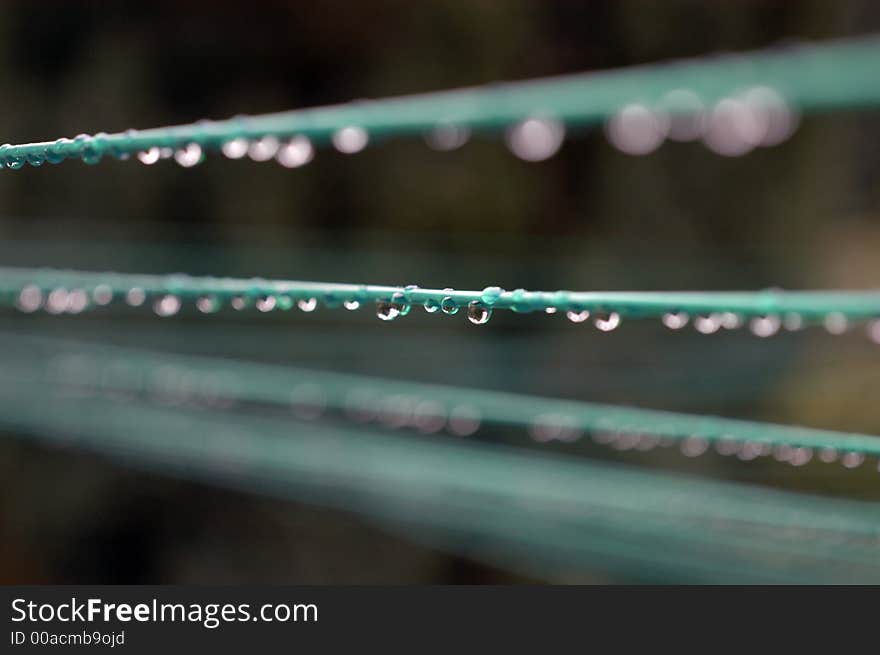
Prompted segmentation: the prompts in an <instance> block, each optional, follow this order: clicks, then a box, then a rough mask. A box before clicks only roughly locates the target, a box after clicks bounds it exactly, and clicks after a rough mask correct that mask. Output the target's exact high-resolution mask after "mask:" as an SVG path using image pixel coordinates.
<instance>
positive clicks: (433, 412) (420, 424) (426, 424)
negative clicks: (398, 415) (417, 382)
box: [412, 400, 446, 434]
mask: <svg viewBox="0 0 880 655" xmlns="http://www.w3.org/2000/svg"><path fill="white" fill-rule="evenodd" d="M412 424H413V427H415V428H416V429H417V430H418V431H419V432H422V433H423V434H433V433H435V432H439V431H440V430H442V429H443V427H444V426H445V425H446V412H445V410H444V409H443V405H441V404H440V403H438V402H437V401H434V400H421V401H419V402H418V403H416V406H415V407H414V408H413V417H412Z"/></svg>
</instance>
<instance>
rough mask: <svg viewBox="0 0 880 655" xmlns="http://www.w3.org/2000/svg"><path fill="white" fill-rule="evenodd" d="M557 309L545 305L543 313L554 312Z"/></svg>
mask: <svg viewBox="0 0 880 655" xmlns="http://www.w3.org/2000/svg"><path fill="white" fill-rule="evenodd" d="M557 311H558V310H557V309H556V308H555V307H545V308H544V313H545V314H555V313H556V312H557Z"/></svg>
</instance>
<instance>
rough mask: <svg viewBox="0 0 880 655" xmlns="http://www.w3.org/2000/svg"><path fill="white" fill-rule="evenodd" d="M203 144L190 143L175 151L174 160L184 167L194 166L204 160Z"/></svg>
mask: <svg viewBox="0 0 880 655" xmlns="http://www.w3.org/2000/svg"><path fill="white" fill-rule="evenodd" d="M202 159H203V157H202V146H200V145H199V144H198V143H188V144H187V145H185V146H184V147H183V148H179V149H178V150H177V151H176V152H175V153H174V161H176V162H177V163H178V164H180V165H181V166H183V167H184V168H192V167H193V166H195V165H196V164H198V163H200V162H201V161H202Z"/></svg>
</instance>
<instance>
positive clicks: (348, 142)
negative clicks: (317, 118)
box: [331, 126, 370, 155]
mask: <svg viewBox="0 0 880 655" xmlns="http://www.w3.org/2000/svg"><path fill="white" fill-rule="evenodd" d="M331 140H332V141H333V147H334V148H336V149H337V150H338V151H339V152H341V153H344V154H346V155H353V154H354V153H356V152H360V151H361V150H363V149H364V148H366V147H367V142H368V141H369V140H370V137H369V135H368V134H367V132H366V130H364V129H363V128H361V127H356V126H349V127H343V128H342V129H341V130H337V131H336V132H334V133H333V137H332V139H331Z"/></svg>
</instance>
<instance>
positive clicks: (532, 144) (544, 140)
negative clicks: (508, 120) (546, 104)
mask: <svg viewBox="0 0 880 655" xmlns="http://www.w3.org/2000/svg"><path fill="white" fill-rule="evenodd" d="M506 137H507V146H508V147H509V148H510V150H511V152H513V154H514V155H516V156H517V157H519V158H520V159H523V160H525V161H544V160H545V159H549V158H550V157H552V156H553V155H555V154H556V152H557V151H558V150H559V148H560V146H562V141H563V140H564V139H565V126H564V125H563V124H562V123H560V122H559V121H555V120H549V119H544V118H527V119H526V120H524V121H522V122H520V123H517V124H516V125H514V126H513V127H512V128H511V129H510V130H508V131H507V135H506Z"/></svg>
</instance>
